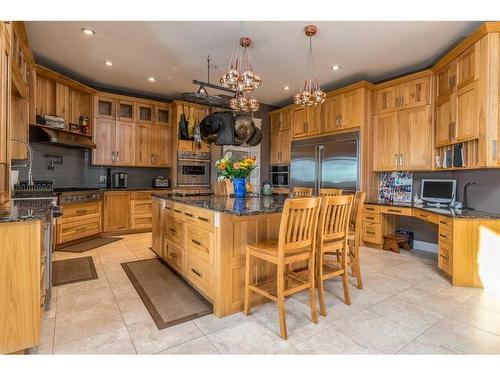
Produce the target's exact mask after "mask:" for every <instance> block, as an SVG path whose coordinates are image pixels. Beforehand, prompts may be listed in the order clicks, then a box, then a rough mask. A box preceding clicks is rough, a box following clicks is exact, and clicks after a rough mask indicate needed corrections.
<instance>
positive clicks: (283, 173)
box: [271, 165, 290, 188]
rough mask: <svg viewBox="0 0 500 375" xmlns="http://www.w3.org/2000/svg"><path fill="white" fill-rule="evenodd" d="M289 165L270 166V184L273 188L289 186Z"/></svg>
mask: <svg viewBox="0 0 500 375" xmlns="http://www.w3.org/2000/svg"><path fill="white" fill-rule="evenodd" d="M289 168H290V167H289V166H288V165H273V166H271V184H272V185H273V187H275V188H287V187H288V186H289V183H290V181H289V178H290V174H289Z"/></svg>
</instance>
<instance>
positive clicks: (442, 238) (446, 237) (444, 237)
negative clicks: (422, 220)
mask: <svg viewBox="0 0 500 375" xmlns="http://www.w3.org/2000/svg"><path fill="white" fill-rule="evenodd" d="M441 242H446V243H448V244H450V245H453V232H452V231H450V230H448V229H444V228H442V227H440V228H439V243H440V244H441Z"/></svg>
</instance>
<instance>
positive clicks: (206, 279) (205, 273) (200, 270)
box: [186, 252, 213, 298]
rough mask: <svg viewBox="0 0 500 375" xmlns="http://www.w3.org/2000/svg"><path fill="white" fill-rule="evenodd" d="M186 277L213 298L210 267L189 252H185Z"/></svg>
mask: <svg viewBox="0 0 500 375" xmlns="http://www.w3.org/2000/svg"><path fill="white" fill-rule="evenodd" d="M186 277H187V279H188V280H189V281H191V283H193V285H194V286H195V287H197V288H198V289H199V290H200V291H201V292H203V293H204V294H205V295H206V296H207V297H209V298H213V283H212V267H210V265H209V264H208V263H206V262H204V261H202V260H200V259H199V258H197V257H195V256H194V255H192V254H190V253H189V252H188V253H186Z"/></svg>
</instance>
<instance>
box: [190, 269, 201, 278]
mask: <svg viewBox="0 0 500 375" xmlns="http://www.w3.org/2000/svg"><path fill="white" fill-rule="evenodd" d="M191 271H192V272H193V273H194V274H195V275H196V276H198V277H203V274H202V273H201V272H199V271H197V270H195V269H194V268H191Z"/></svg>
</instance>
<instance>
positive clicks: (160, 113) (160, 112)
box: [154, 105, 171, 125]
mask: <svg viewBox="0 0 500 375" xmlns="http://www.w3.org/2000/svg"><path fill="white" fill-rule="evenodd" d="M154 108H155V116H156V117H155V121H156V123H157V124H160V125H171V124H170V106H168V105H155V106H154Z"/></svg>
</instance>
